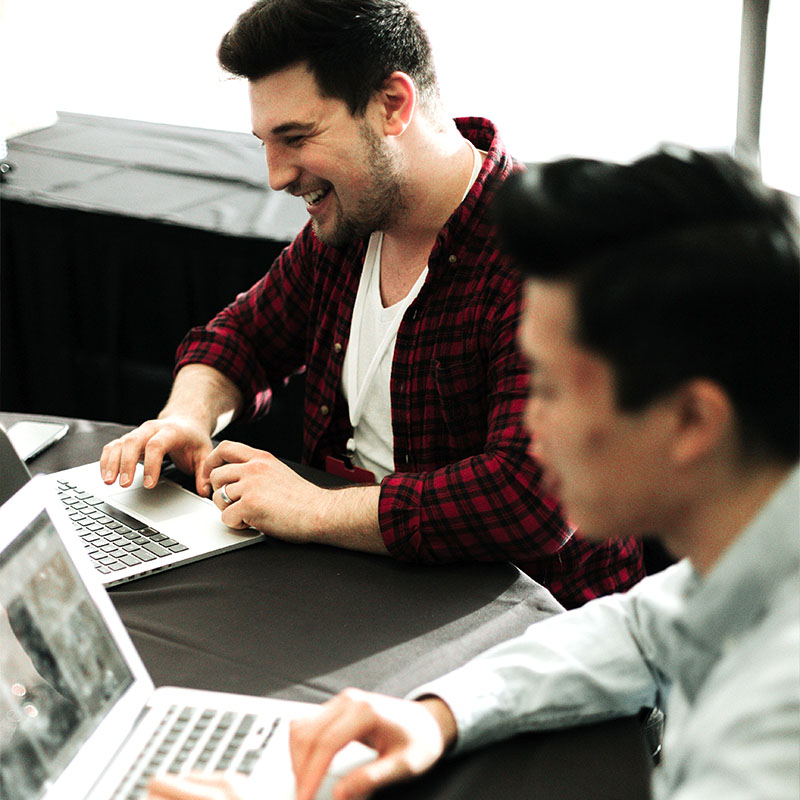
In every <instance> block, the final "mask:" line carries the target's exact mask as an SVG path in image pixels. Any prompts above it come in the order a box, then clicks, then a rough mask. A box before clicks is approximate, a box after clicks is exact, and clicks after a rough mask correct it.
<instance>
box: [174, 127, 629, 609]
mask: <svg viewBox="0 0 800 800" xmlns="http://www.w3.org/2000/svg"><path fill="white" fill-rule="evenodd" d="M457 123H458V126H459V129H460V131H461V133H462V134H463V135H464V136H466V137H467V138H468V139H470V141H471V142H472V143H473V144H474V145H475V146H476V147H477V148H478V149H480V150H485V151H488V157H487V158H486V160H485V162H484V164H483V169H482V170H481V173H480V175H479V176H478V179H477V180H476V182H475V184H474V185H473V187H472V189H471V191H470V192H469V194H468V195H467V197H466V198H465V200H464V202H463V203H462V204H461V205H460V206H459V207H458V208H457V209H456V210H455V212H454V213H453V215H452V216H451V217H450V219H449V220H448V222H447V224H446V225H445V226H444V228H443V229H442V230H441V232H440V233H439V236H438V238H437V240H436V244H435V246H434V248H433V250H432V252H431V255H430V259H429V261H428V268H429V274H428V277H427V279H426V281H425V284H424V286H423V287H422V289H421V290H420V292H419V295H418V296H417V298H416V299H415V301H414V302H413V303H412V304H411V305H410V306H409V308H408V310H407V311H406V314H405V316H404V318H403V321H402V324H401V326H400V330H399V331H398V334H397V344H396V347H395V351H394V360H393V364H392V377H391V398H392V429H393V432H394V459H395V470H396V471H395V472H394V473H393V474H391V475H388V476H387V477H386V478H384V479H383V481H382V482H381V495H380V510H379V514H380V527H381V532H382V535H383V539H384V542H385V543H386V546H387V548H388V549H389V551H390V552H391V553H392V554H393V555H394V556H396V557H397V558H399V559H404V560H409V561H412V560H413V561H425V562H452V561H512V562H513V563H515V564H516V565H517V566H518V567H519V568H520V569H522V570H523V571H524V572H527V573H528V574H529V575H530V576H531V577H533V578H534V579H535V580H537V581H539V582H540V583H542V584H544V585H545V586H547V587H548V588H549V589H550V591H551V592H552V593H553V594H554V595H555V596H556V597H557V598H558V599H559V600H560V601H561V602H562V603H563V604H564V605H565V606H567V607H573V606H577V605H581V604H583V603H584V602H586V601H587V600H589V599H591V598H592V597H596V596H598V595H603V594H608V593H610V592H614V591H618V590H622V589H626V588H627V587H629V586H631V585H632V584H634V583H635V582H636V581H638V580H639V578H641V577H642V575H643V567H642V558H641V552H640V549H639V546H638V544H637V543H636V542H635V541H633V540H632V539H627V540H621V541H614V542H609V543H606V544H599V545H596V544H590V543H589V542H587V541H586V540H584V539H582V538H581V537H580V536H578V535H574V534H573V533H572V532H571V531H570V530H569V528H568V527H567V526H566V525H565V523H564V520H563V519H562V517H561V514H560V510H559V508H558V505H557V503H556V502H555V501H554V500H553V498H552V497H548V496H547V495H546V493H545V491H544V489H543V487H542V483H541V472H540V470H539V468H538V467H537V464H536V463H535V462H534V461H533V460H532V459H531V457H530V456H529V455H528V452H527V451H528V437H527V435H526V433H525V431H524V430H523V427H522V412H523V407H524V403H525V398H526V394H527V387H528V376H527V371H526V368H525V365H524V363H523V361H522V359H521V358H520V355H519V353H518V350H517V347H516V328H517V321H518V318H519V315H520V308H521V278H520V275H519V274H518V272H517V271H516V270H515V269H514V268H513V267H512V266H511V264H510V263H509V261H508V259H506V258H505V257H504V256H502V255H501V254H500V252H499V249H498V245H497V240H496V233H495V229H494V227H493V225H492V224H491V222H490V213H488V210H489V209H490V207H491V202H492V198H493V197H494V194H495V191H496V190H497V188H498V186H499V185H500V183H501V182H502V181H503V180H505V178H506V177H507V176H508V175H509V174H510V173H511V171H512V170H513V169H515V168H521V165H520V164H515V163H514V162H513V161H512V159H511V158H510V157H509V155H508V154H507V153H506V152H505V149H504V146H503V144H502V142H501V140H500V138H499V136H498V135H497V133H496V131H495V129H494V126H493V125H492V124H491V123H489V122H488V121H487V120H483V119H475V118H466V119H461V120H458V121H457ZM366 245H367V242H366V240H362V241H358V242H355V243H353V244H351V245H348V246H345V247H340V248H334V247H330V246H327V245H324V244H322V243H321V242H320V241H319V240H318V239H317V238H316V236H315V235H314V233H313V231H312V229H311V226H310V225H307V226H306V227H305V228H304V229H303V230H302V231H301V232H300V234H298V236H297V238H296V239H295V241H294V242H293V243H292V244H291V245H290V246H289V247H287V248H286V249H285V250H284V251H283V253H282V254H281V255H280V256H279V257H278V258H277V260H276V261H275V263H274V264H273V265H272V267H271V269H270V270H269V272H268V273H267V274H266V275H265V276H264V278H262V279H261V281H259V282H258V283H257V284H256V285H255V286H254V287H253V288H252V289H250V290H249V291H248V292H246V293H244V294H241V295H239V297H237V298H236V300H235V301H234V302H233V303H232V304H231V305H230V306H228V308H226V309H225V310H223V311H222V312H221V313H220V314H218V315H217V316H216V317H215V318H214V319H213V320H212V321H211V322H210V323H209V324H208V325H207V326H206V327H205V328H195V329H194V330H192V331H190V333H189V334H188V335H187V337H186V339H185V340H184V342H183V343H182V345H181V347H180V349H179V351H178V361H177V368H178V369H179V368H180V367H182V366H184V365H185V364H188V363H192V362H201V363H204V364H208V365H210V366H212V367H215V368H216V369H218V370H220V371H221V372H223V373H224V374H225V375H227V376H228V377H229V378H231V379H232V380H233V381H234V382H235V383H236V384H237V385H238V386H239V388H240V389H241V390H242V392H243V393H244V395H245V398H247V399H248V401H249V403H250V413H251V414H252V415H257V414H259V413H263V412H264V411H265V410H266V408H267V407H268V405H269V396H270V392H269V386H270V384H274V385H277V384H276V382H280V381H282V380H283V379H284V378H285V377H286V376H288V375H290V374H292V373H294V372H295V371H297V370H298V369H299V368H301V367H303V366H305V368H306V377H305V407H304V415H305V419H304V441H303V458H304V461H306V462H307V463H309V464H312V465H314V466H318V467H322V466H323V465H324V462H325V456H327V455H336V456H338V455H340V454H342V453H344V452H345V446H346V442H347V439H348V438H349V437H350V436H352V428H351V426H350V422H349V417H348V410H347V402H346V400H345V399H344V396H343V395H342V391H341V381H342V365H343V363H344V356H345V351H346V349H347V344H348V339H349V334H350V321H351V318H352V314H353V305H354V303H355V298H356V291H357V290H358V283H359V277H360V275H361V269H362V266H363V263H364V255H365V252H366Z"/></svg>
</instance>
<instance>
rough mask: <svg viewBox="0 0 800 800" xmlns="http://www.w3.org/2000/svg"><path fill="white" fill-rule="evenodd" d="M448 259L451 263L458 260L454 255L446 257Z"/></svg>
mask: <svg viewBox="0 0 800 800" xmlns="http://www.w3.org/2000/svg"><path fill="white" fill-rule="evenodd" d="M448 261H449V262H450V263H451V264H455V263H456V261H458V259H457V258H456V257H455V256H450V258H449V259H448Z"/></svg>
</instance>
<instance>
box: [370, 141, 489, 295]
mask: <svg viewBox="0 0 800 800" xmlns="http://www.w3.org/2000/svg"><path fill="white" fill-rule="evenodd" d="M409 138H410V141H409V143H408V146H407V147H406V154H405V158H406V161H407V163H408V165H409V166H408V174H407V178H408V181H407V185H406V201H407V208H408V210H407V212H406V213H405V214H404V215H403V217H402V219H400V220H399V221H398V223H397V224H396V225H394V226H392V227H391V228H389V229H388V230H385V231H384V232H383V248H382V252H381V268H380V272H381V297H382V300H383V303H384V305H385V306H390V305H393V304H394V303H396V302H397V301H398V300H400V299H402V298H403V297H405V296H406V294H407V293H408V291H409V290H410V289H411V287H412V286H413V285H414V283H416V281H417V278H419V276H420V274H421V273H422V271H423V270H424V269H425V267H426V266H427V263H428V257H429V256H430V253H431V250H432V249H433V246H434V244H435V243H436V238H437V236H438V235H439V232H440V231H441V229H442V228H443V227H444V225H445V223H446V222H447V220H448V219H449V218H450V216H451V215H452V213H453V212H454V211H455V210H456V208H458V206H459V205H460V203H461V201H462V199H463V197H464V193H465V191H466V189H467V188H468V186H469V182H470V178H471V177H472V172H473V169H474V166H475V155H474V153H475V151H474V149H473V148H472V147H471V146H470V144H469V143H468V142H467V140H466V139H464V137H462V136H461V134H460V133H459V132H458V130H457V129H456V128H455V126H454V125H452V126H450V127H448V128H447V130H446V131H437V132H432V131H431V130H430V129H429V128H423V129H422V130H416V131H414V132H413V133H412V136H411V137H409Z"/></svg>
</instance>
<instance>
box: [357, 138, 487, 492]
mask: <svg viewBox="0 0 800 800" xmlns="http://www.w3.org/2000/svg"><path fill="white" fill-rule="evenodd" d="M470 147H472V150H473V154H474V166H473V170H472V175H471V177H470V180H469V183H468V184H467V188H466V190H465V191H464V196H463V197H462V198H461V202H464V198H466V196H467V194H468V193H469V190H470V189H471V188H472V184H473V183H475V179H476V178H477V177H478V174H479V173H480V170H481V166H482V164H483V158H482V154H481V152H480V151H479V150H477V149H475V147H474V146H473V145H472V144H471V143H470ZM382 246H383V233H382V232H381V231H377V232H375V233H373V234H372V236H371V237H370V240H369V245H368V246H367V254H366V256H365V257H364V269H363V271H362V273H361V280H360V281H359V284H358V293H357V294H356V302H355V306H354V308H353V320H352V322H351V328H350V342H349V344H348V346H347V353H345V359H344V370H343V373H342V391H343V392H344V396H345V399H346V400H347V403H348V406H349V409H350V424H351V425H352V426H353V431H354V433H353V438H352V439H351V440H350V441H349V442H348V444H347V447H348V450H349V452H350V455H351V457H352V459H353V462H354V463H355V464H356V465H357V466H359V467H363V468H364V469H368V470H370V472H372V473H373V474H374V475H375V480H376V481H378V482H380V480H381V479H382V478H384V477H386V475H388V474H390V473H392V472H394V471H395V470H394V435H393V432H392V397H391V392H390V383H391V378H392V361H393V359H394V347H395V343H396V341H397V331H398V330H399V328H400V323H401V322H402V321H403V315H404V314H405V312H406V309H407V308H408V307H409V306H410V305H411V303H413V302H414V300H415V298H416V297H417V295H418V294H419V291H420V289H421V288H422V285H423V284H424V283H425V279H426V277H427V276H428V267H427V265H426V266H425V268H424V269H423V270H422V273H421V274H420V276H419V278H418V279H417V281H416V283H415V284H414V285H413V286H412V287H411V291H410V292H409V293H408V294H407V295H406V296H405V297H404V298H403V299H402V300H400V302H398V303H395V304H394V305H392V306H389V307H388V308H384V307H383V301H382V300H381V277H380V276H381V248H382Z"/></svg>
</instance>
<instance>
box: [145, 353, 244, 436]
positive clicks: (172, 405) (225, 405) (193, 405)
mask: <svg viewBox="0 0 800 800" xmlns="http://www.w3.org/2000/svg"><path fill="white" fill-rule="evenodd" d="M242 406H243V399H242V393H241V392H240V391H239V389H238V387H237V386H236V384H235V383H233V381H231V380H230V379H229V378H227V377H226V376H225V375H223V374H222V373H221V372H219V370H216V369H214V368H213V367H209V366H206V365H205V364H187V365H186V366H185V367H182V368H181V370H180V371H179V372H178V374H177V375H176V376H175V381H174V383H173V386H172V392H171V393H170V397H169V400H168V401H167V404H166V405H165V406H164V408H163V409H162V411H161V413H160V414H159V415H158V418H159V419H167V418H168V417H181V418H183V419H188V420H192V421H193V422H194V423H196V424H197V425H198V426H199V427H201V428H202V429H203V430H207V431H208V433H209V435H211V436H214V435H215V434H216V433H218V432H219V431H221V430H222V429H224V428H225V427H226V426H227V425H229V424H230V423H231V421H232V420H233V419H234V418H235V417H236V416H238V414H239V413H240V412H241V410H242Z"/></svg>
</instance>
